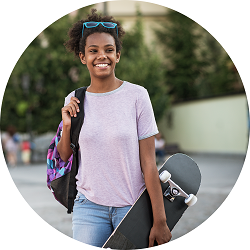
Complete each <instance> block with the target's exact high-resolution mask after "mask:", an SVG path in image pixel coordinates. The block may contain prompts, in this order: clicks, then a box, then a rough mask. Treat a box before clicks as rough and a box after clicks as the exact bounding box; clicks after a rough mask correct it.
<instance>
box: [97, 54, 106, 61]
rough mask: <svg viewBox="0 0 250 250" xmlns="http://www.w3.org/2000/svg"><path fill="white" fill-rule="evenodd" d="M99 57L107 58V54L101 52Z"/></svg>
mask: <svg viewBox="0 0 250 250" xmlns="http://www.w3.org/2000/svg"><path fill="white" fill-rule="evenodd" d="M97 59H99V60H102V59H107V56H106V55H105V53H103V52H100V53H99V55H98V57H97Z"/></svg>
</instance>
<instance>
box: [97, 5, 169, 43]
mask: <svg viewBox="0 0 250 250" xmlns="http://www.w3.org/2000/svg"><path fill="white" fill-rule="evenodd" d="M95 8H96V9H97V10H98V11H101V12H102V13H104V14H107V15H112V16H114V17H115V19H117V20H119V21H122V25H123V28H124V29H125V31H126V30H129V29H130V28H131V27H133V25H134V23H135V20H136V13H137V10H139V11H140V12H141V14H142V20H143V28H144V36H145V38H146V39H145V41H146V42H147V44H148V45H150V44H151V43H153V42H154V41H155V34H154V32H153V28H160V27H161V26H160V24H159V22H160V21H163V20H165V17H166V13H167V11H168V8H166V7H165V6H161V5H157V4H152V3H148V2H142V1H127V0H124V1H109V2H101V3H98V4H96V5H95Z"/></svg>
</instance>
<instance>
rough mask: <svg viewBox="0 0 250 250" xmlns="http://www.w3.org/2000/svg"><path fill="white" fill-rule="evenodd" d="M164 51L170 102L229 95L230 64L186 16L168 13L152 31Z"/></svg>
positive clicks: (170, 11)
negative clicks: (160, 26)
mask: <svg viewBox="0 0 250 250" xmlns="http://www.w3.org/2000/svg"><path fill="white" fill-rule="evenodd" d="M155 33H156V35H157V38H158V40H159V42H160V43H161V44H162V46H163V49H164V55H165V58H167V61H165V72H164V74H165V84H166V85H167V86H168V87H169V94H170V95H171V96H172V98H173V101H186V100H190V99H197V98H201V97H208V96H216V95H221V94H226V93H230V92H231V91H232V90H233V87H232V85H233V83H234V82H235V80H236V73H235V72H234V71H232V70H231V69H232V67H230V65H232V62H231V60H230V58H229V57H228V56H227V54H226V53H225V52H224V51H223V49H222V48H221V47H220V46H219V44H218V42H217V41H216V40H215V39H214V38H213V37H212V36H210V37H209V34H208V33H207V32H206V31H205V30H203V29H201V27H200V26H199V25H198V24H197V23H195V22H194V21H192V20H191V19H189V18H188V17H186V16H184V15H182V14H180V13H178V12H176V11H173V10H169V11H168V13H167V15H166V20H165V22H163V24H162V28H161V29H158V30H155Z"/></svg>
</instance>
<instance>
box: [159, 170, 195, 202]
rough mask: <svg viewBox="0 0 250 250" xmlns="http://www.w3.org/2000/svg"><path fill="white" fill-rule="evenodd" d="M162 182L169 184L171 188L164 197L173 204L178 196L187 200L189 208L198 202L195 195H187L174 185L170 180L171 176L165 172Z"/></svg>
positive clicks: (161, 175) (162, 174) (162, 175)
mask: <svg viewBox="0 0 250 250" xmlns="http://www.w3.org/2000/svg"><path fill="white" fill-rule="evenodd" d="M159 177H160V180H161V182H163V183H166V182H168V184H169V187H168V188H167V189H166V191H165V192H164V194H163V195H164V196H165V197H166V198H167V199H168V200H169V201H171V202H174V200H175V198H176V197H177V196H183V197H184V198H185V203H186V204H187V205H188V206H193V205H194V204H195V203H196V202H197V197H196V196H195V195H193V194H189V195H188V194H187V193H186V192H185V191H183V190H182V189H181V188H180V187H179V186H178V185H177V184H176V183H174V182H173V181H172V180H171V179H170V178H171V174H170V173H169V172H168V171H166V170H164V171H163V172H162V173H161V174H160V176H159Z"/></svg>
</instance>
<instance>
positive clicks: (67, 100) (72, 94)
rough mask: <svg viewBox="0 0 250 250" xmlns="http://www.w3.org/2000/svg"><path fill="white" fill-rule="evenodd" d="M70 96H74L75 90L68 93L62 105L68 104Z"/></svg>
mask: <svg viewBox="0 0 250 250" xmlns="http://www.w3.org/2000/svg"><path fill="white" fill-rule="evenodd" d="M72 96H75V91H72V92H71V93H69V94H68V95H67V96H66V97H65V100H64V106H66V105H68V104H69V103H70V99H71V97H72Z"/></svg>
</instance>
